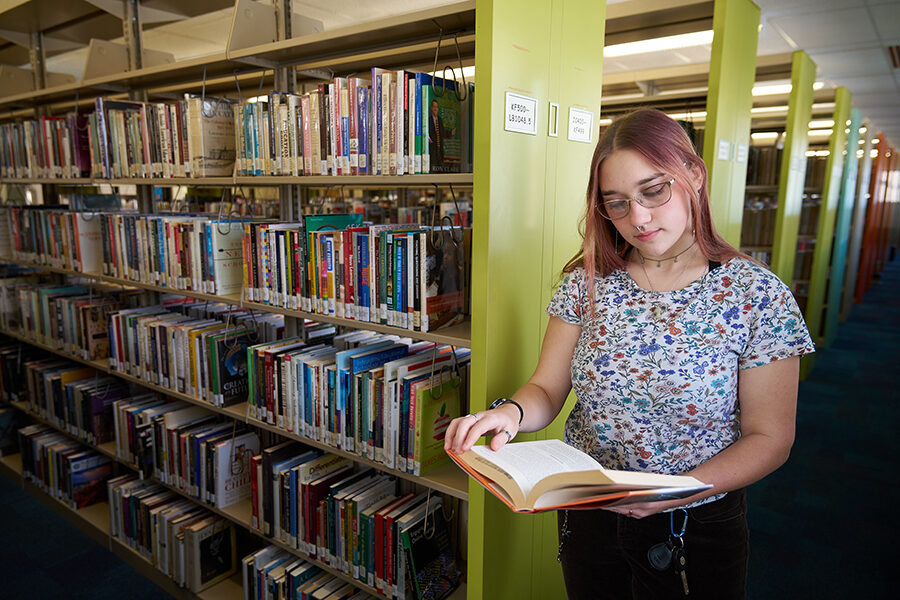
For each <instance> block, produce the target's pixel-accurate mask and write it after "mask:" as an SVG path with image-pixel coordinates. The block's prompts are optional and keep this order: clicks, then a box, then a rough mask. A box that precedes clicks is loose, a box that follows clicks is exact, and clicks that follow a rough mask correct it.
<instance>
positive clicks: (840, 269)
mask: <svg viewBox="0 0 900 600" xmlns="http://www.w3.org/2000/svg"><path fill="white" fill-rule="evenodd" d="M861 121H862V114H861V113H860V112H859V110H858V109H855V108H854V109H851V110H850V125H849V132H847V141H846V145H845V148H846V149H845V150H844V156H843V158H844V161H843V163H844V166H843V170H844V172H843V176H842V177H841V198H840V202H839V204H838V209H837V223H836V224H835V227H834V249H833V250H832V253H831V283H830V285H829V286H828V302H827V304H826V309H825V334H824V342H825V347H826V348H827V347H828V346H830V345H831V343H832V342H833V341H834V337H835V336H836V335H837V327H838V316H839V315H840V313H841V299H842V298H843V295H844V281H845V277H844V275H845V273H846V272H847V249H848V247H849V245H850V223H851V221H852V220H853V208H854V201H855V199H856V173H857V171H858V167H859V158H857V156H856V149H857V148H858V147H859V127H860V122H861ZM834 126H835V127H837V126H838V123H835V124H834Z"/></svg>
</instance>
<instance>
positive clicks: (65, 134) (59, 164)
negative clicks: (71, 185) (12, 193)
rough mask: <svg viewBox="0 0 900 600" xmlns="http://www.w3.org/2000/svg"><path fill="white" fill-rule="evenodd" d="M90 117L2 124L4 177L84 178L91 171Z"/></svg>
mask: <svg viewBox="0 0 900 600" xmlns="http://www.w3.org/2000/svg"><path fill="white" fill-rule="evenodd" d="M87 121H88V117H87V116H86V115H83V114H79V113H76V112H70V113H68V114H66V115H65V116H63V117H51V116H45V117H40V118H38V119H29V120H25V121H19V122H10V123H0V177H10V178H12V177H16V178H26V177H29V178H30V177H41V178H60V177H66V178H72V177H81V176H82V175H85V174H87V173H88V171H89V169H90V150H89V147H88V145H89V141H88V134H87Z"/></svg>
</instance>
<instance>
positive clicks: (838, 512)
mask: <svg viewBox="0 0 900 600" xmlns="http://www.w3.org/2000/svg"><path fill="white" fill-rule="evenodd" d="M898 297H900V258H895V259H894V260H893V261H891V262H889V263H887V265H886V266H885V269H884V271H883V272H882V273H881V277H880V279H876V280H875V281H874V282H873V285H872V289H871V290H870V291H869V292H868V293H867V294H866V295H865V296H864V297H863V302H862V303H861V304H858V305H856V306H854V307H853V309H852V311H851V313H850V316H849V318H848V319H847V321H846V322H845V323H842V324H841V326H840V328H839V329H838V334H837V338H836V339H835V342H834V344H832V346H831V348H829V349H827V350H819V351H818V352H817V358H816V364H815V368H814V369H813V370H812V372H811V373H810V375H809V376H808V377H807V378H806V379H805V380H804V381H802V382H801V383H800V395H799V398H798V413H797V435H796V440H795V442H794V448H793V450H792V452H791V457H790V459H789V460H788V462H787V464H785V465H784V466H783V467H782V468H781V469H779V470H778V471H776V472H775V473H773V474H772V475H770V476H769V477H767V478H766V479H764V480H763V481H761V482H759V483H757V484H755V485H753V486H751V488H750V490H749V496H748V497H749V509H748V520H749V523H750V580H749V583H748V595H747V597H748V598H751V599H772V600H776V599H780V598H791V599H796V600H802V599H805V598H810V599H812V598H890V597H895V596H894V595H895V594H896V591H894V590H895V587H896V577H897V575H896V573H897V568H896V560H895V559H896V547H895V541H896V534H897V532H898V531H900V513H898V512H897V507H898V506H900V486H898V485H897V482H896V473H897V464H898V460H900V446H898V444H897V438H896V432H895V430H894V424H895V423H897V422H898V419H900V386H898V385H897V380H896V376H897V364H898V363H897V357H898V356H900V312H898V311H897V306H898V301H897V298H898ZM889 590H892V591H890V592H889Z"/></svg>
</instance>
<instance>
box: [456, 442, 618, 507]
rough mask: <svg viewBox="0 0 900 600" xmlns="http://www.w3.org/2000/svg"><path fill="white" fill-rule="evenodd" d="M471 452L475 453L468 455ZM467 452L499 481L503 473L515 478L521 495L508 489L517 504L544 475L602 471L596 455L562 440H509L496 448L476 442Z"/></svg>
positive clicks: (476, 466) (474, 464)
mask: <svg viewBox="0 0 900 600" xmlns="http://www.w3.org/2000/svg"><path fill="white" fill-rule="evenodd" d="M471 454H474V455H475V456H466V455H471ZM466 455H464V456H465V460H466V462H468V463H469V464H470V465H471V466H472V468H474V469H476V470H477V471H479V472H480V473H483V474H485V475H487V476H488V477H490V478H491V479H493V480H494V481H496V482H497V483H500V484H502V483H503V478H502V476H503V475H505V476H506V478H508V479H512V480H513V481H515V483H516V484H517V485H518V486H519V487H520V488H521V492H522V497H521V499H516V497H517V496H518V494H515V493H514V490H507V491H508V492H510V496H512V497H513V499H514V500H515V502H516V503H517V504H519V503H522V502H523V501H524V499H525V498H526V497H527V496H528V495H529V493H530V492H531V490H532V488H534V486H535V485H537V483H538V482H540V481H541V480H542V479H544V478H545V477H549V476H551V475H555V474H558V473H566V472H577V471H600V472H602V471H603V469H602V467H600V465H599V464H597V461H595V460H594V459H593V458H591V457H590V456H588V455H587V454H585V453H583V452H581V451H580V450H576V449H575V448H573V447H571V446H569V445H567V444H566V443H564V442H562V441H560V440H542V441H536V442H519V443H515V444H507V445H505V446H503V447H502V448H501V449H500V450H499V451H497V452H494V451H493V450H491V449H490V448H489V447H488V446H475V447H473V448H472V449H471V450H470V451H469V452H467V453H466ZM498 474H499V475H500V476H501V477H498V476H497V475H498Z"/></svg>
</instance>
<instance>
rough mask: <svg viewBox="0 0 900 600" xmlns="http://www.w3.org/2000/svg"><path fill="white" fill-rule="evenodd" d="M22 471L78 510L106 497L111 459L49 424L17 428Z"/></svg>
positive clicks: (27, 478) (30, 479) (25, 475)
mask: <svg viewBox="0 0 900 600" xmlns="http://www.w3.org/2000/svg"><path fill="white" fill-rule="evenodd" d="M18 436H19V448H20V449H21V452H22V474H23V475H24V477H25V479H26V480H28V481H31V482H32V483H34V484H35V485H37V486H38V487H40V488H41V489H42V490H43V491H44V492H46V493H47V494H49V495H50V496H52V497H54V498H57V499H58V500H60V501H62V502H64V503H66V504H67V505H68V506H69V507H70V508H72V509H74V510H78V509H81V508H84V507H86V506H90V505H91V504H96V503H97V502H102V501H103V500H104V499H105V498H106V480H107V479H109V477H110V474H111V473H112V461H110V459H109V457H107V456H104V455H102V454H100V453H99V452H97V451H96V450H94V449H93V448H89V447H87V446H85V445H83V444H81V443H80V442H77V441H75V440H73V439H71V438H70V437H68V436H66V435H63V434H62V433H60V432H58V431H56V430H55V429H52V428H51V427H50V426H48V425H43V424H37V425H29V426H27V427H23V428H22V429H19V430H18Z"/></svg>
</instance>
